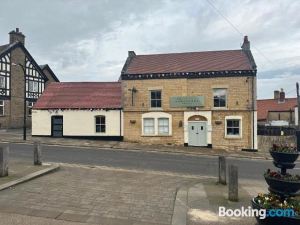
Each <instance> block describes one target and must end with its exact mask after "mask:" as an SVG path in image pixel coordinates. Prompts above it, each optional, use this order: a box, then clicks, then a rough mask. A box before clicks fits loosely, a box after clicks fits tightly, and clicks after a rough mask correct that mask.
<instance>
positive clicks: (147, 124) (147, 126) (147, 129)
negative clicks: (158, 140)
mask: <svg viewBox="0 0 300 225" xmlns="http://www.w3.org/2000/svg"><path fill="white" fill-rule="evenodd" d="M144 134H154V119H153V118H145V119H144Z"/></svg>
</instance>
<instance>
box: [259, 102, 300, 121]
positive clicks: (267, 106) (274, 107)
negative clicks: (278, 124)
mask: <svg viewBox="0 0 300 225" xmlns="http://www.w3.org/2000/svg"><path fill="white" fill-rule="evenodd" d="M296 105H297V98H286V99H285V101H284V102H282V103H279V102H278V100H277V99H262V100H257V119H258V120H266V119H267V117H268V112H269V111H275V112H281V111H288V110H290V109H292V111H294V110H295V106H296Z"/></svg>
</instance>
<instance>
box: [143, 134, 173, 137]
mask: <svg viewBox="0 0 300 225" xmlns="http://www.w3.org/2000/svg"><path fill="white" fill-rule="evenodd" d="M141 137H172V135H171V134H142V135H141Z"/></svg>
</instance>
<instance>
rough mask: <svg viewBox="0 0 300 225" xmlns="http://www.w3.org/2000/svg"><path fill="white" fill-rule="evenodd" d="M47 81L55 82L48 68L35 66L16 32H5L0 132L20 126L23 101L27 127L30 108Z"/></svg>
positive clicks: (1, 58)
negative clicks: (6, 35) (7, 38)
mask: <svg viewBox="0 0 300 225" xmlns="http://www.w3.org/2000/svg"><path fill="white" fill-rule="evenodd" d="M50 82H59V80H58V78H57V77H56V75H55V74H54V73H53V71H52V70H51V69H50V67H49V66H48V65H38V64H37V63H36V61H35V59H34V58H33V57H32V56H31V54H30V53H29V52H28V50H27V49H26V47H25V36H24V34H22V33H21V32H20V31H19V29H18V28H17V29H16V30H13V31H11V32H10V33H9V43H8V44H6V45H1V46H0V129H9V128H20V127H22V126H23V118H24V101H26V105H27V112H26V116H27V125H28V126H30V124H31V108H32V106H33V104H34V103H35V102H36V101H37V99H38V98H39V97H40V95H41V94H42V93H43V91H44V89H45V87H46V86H47V84H49V83H50Z"/></svg>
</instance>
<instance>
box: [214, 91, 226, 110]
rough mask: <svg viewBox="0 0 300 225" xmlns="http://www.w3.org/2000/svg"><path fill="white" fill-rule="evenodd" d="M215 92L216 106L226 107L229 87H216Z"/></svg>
mask: <svg viewBox="0 0 300 225" xmlns="http://www.w3.org/2000/svg"><path fill="white" fill-rule="evenodd" d="M213 92H214V98H213V99H214V107H226V95H227V89H223V88H216V89H214V90H213Z"/></svg>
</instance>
